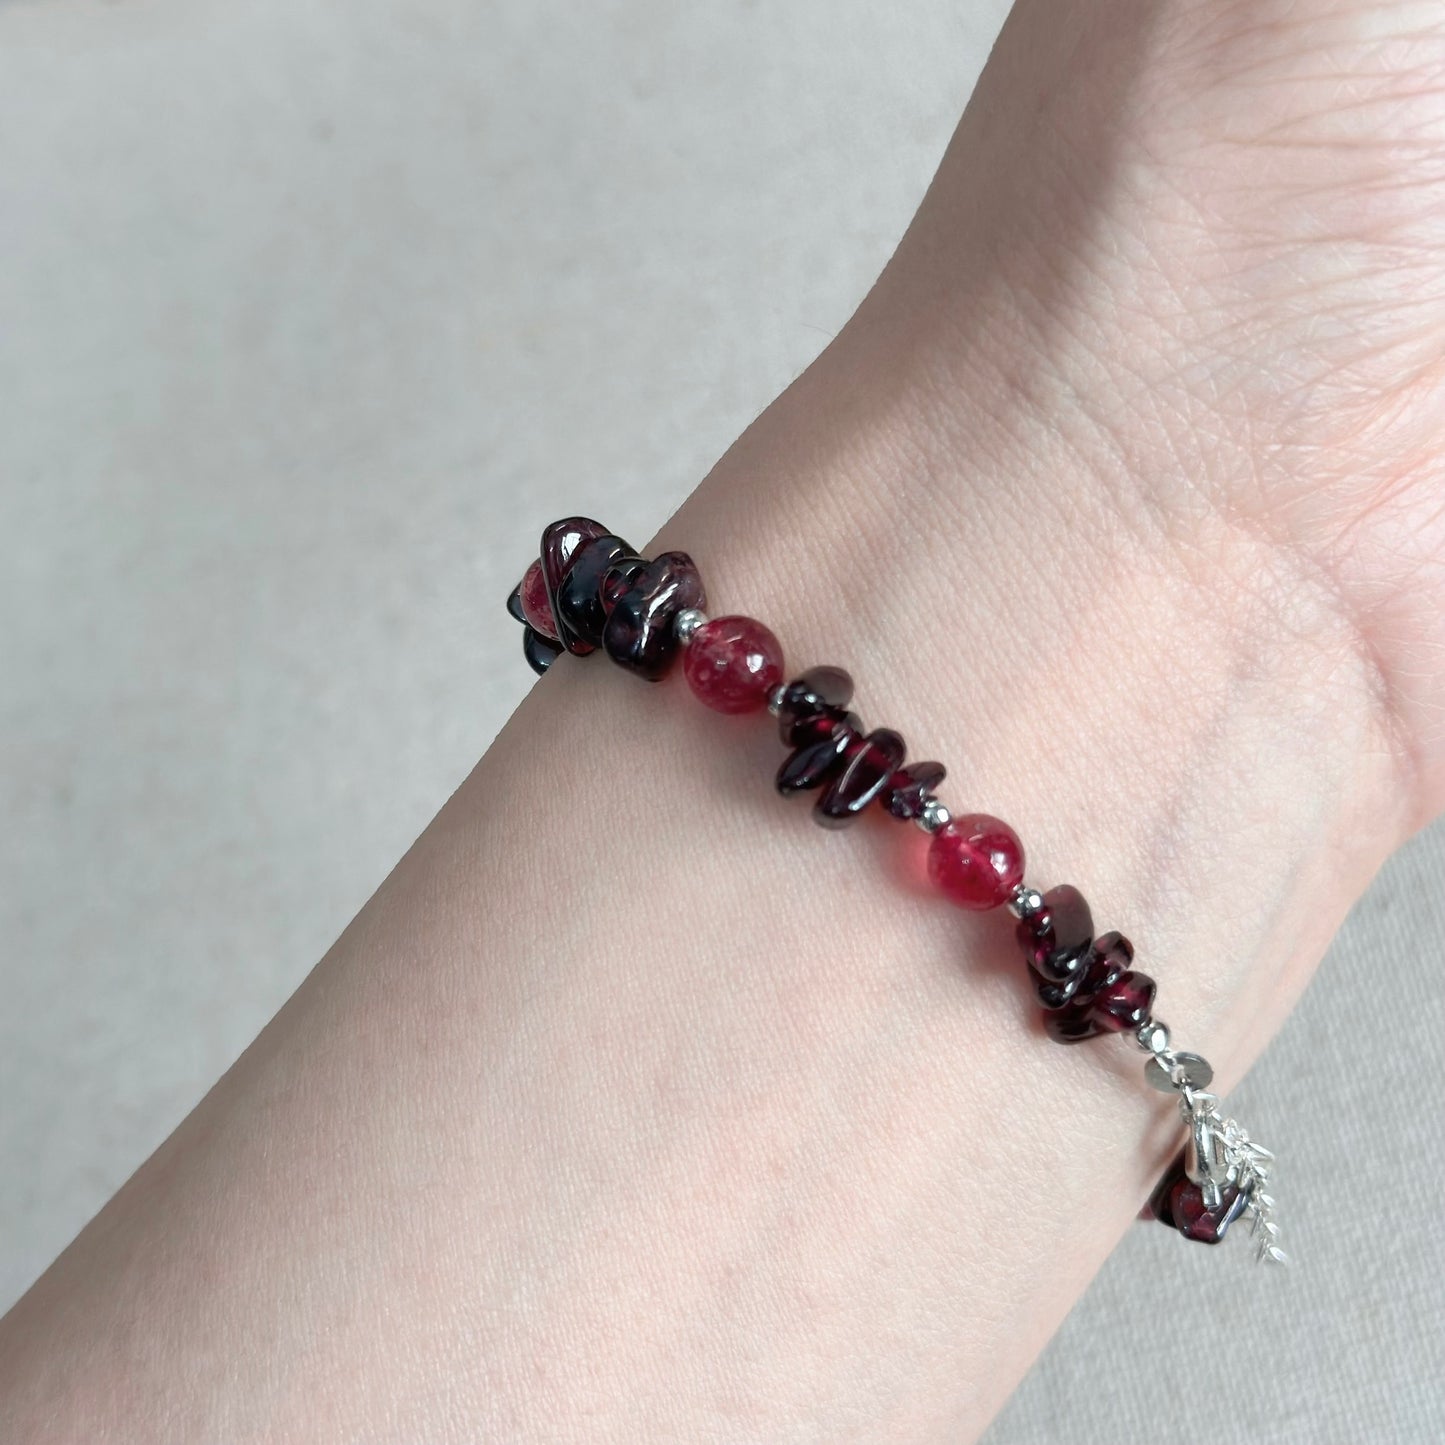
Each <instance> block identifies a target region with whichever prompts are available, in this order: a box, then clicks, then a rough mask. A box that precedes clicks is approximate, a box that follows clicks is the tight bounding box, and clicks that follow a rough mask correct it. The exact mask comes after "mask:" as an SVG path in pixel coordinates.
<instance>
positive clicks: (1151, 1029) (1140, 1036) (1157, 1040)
mask: <svg viewBox="0 0 1445 1445" xmlns="http://www.w3.org/2000/svg"><path fill="white" fill-rule="evenodd" d="M1134 1037H1135V1038H1136V1039H1137V1040H1138V1043H1139V1047H1140V1048H1141V1049H1143V1050H1144V1052H1145V1053H1146V1054H1154V1055H1158V1054H1167V1053H1168V1052H1169V1028H1168V1026H1167V1025H1166V1024H1162V1023H1160V1022H1159V1020H1158V1019H1145V1020H1144V1022H1143V1023H1142V1024H1140V1025H1139V1031H1138V1033H1136V1034H1135V1035H1134Z"/></svg>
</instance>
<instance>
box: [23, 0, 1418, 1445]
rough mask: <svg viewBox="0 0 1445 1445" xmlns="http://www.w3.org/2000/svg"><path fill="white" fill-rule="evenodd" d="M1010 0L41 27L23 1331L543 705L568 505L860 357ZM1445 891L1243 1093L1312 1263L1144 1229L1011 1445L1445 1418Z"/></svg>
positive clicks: (30, 494) (1330, 1428)
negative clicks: (816, 369)
mask: <svg viewBox="0 0 1445 1445" xmlns="http://www.w3.org/2000/svg"><path fill="white" fill-rule="evenodd" d="M1002 12H1003V7H1002V5H1001V4H1000V3H999V0H989V3H988V4H986V5H983V6H978V7H963V6H958V5H951V4H946V3H943V0H920V3H915V4H913V5H911V6H909V7H907V12H906V23H903V18H904V17H903V12H900V11H898V10H895V9H890V8H889V7H880V6H878V5H877V4H876V3H865V0H790V3H789V4H788V5H786V6H784V5H773V6H736V7H734V6H718V5H708V6H686V7H683V6H664V5H659V4H649V3H646V0H614V3H609V4H598V5H586V6H581V5H577V4H575V3H569V4H563V3H560V0H558V3H543V4H539V3H538V0H506V3H498V0H494V3H492V4H489V5H485V6H479V5H474V4H470V3H466V0H429V3H426V4H420V5H410V4H391V5H388V4H382V3H380V0H305V3H302V0H252V3H249V4H247V5H226V4H222V3H219V0H150V3H137V4H130V5H125V6H114V5H110V4H96V3H79V4H67V5H63V6H62V5H44V6H31V5H18V6H17V5H9V6H0V246H3V254H0V478H3V486H0V615H3V617H4V619H5V626H4V638H3V643H0V650H3V661H4V679H5V680H4V687H3V690H0V748H3V753H0V807H3V816H4V818H5V828H4V830H3V833H0V940H3V945H0V946H3V952H0V1303H3V1302H8V1301H9V1300H10V1299H12V1298H13V1297H14V1296H16V1295H17V1294H18V1293H19V1292H20V1291H21V1290H22V1289H23V1288H24V1286H25V1285H26V1284H27V1283H28V1282H29V1281H30V1280H31V1279H32V1278H33V1277H34V1276H35V1274H36V1273H37V1272H38V1271H39V1270H40V1269H41V1268H42V1267H43V1266H44V1264H45V1263H46V1262H47V1261H48V1260H49V1259H50V1258H51V1256H52V1255H53V1254H54V1253H55V1252H56V1251H57V1250H59V1249H60V1248H61V1247H62V1246H63V1245H64V1244H65V1243H66V1241H67V1240H68V1239H69V1238H70V1237H71V1236H72V1234H73V1233H74V1232H75V1231H76V1230H77V1229H78V1228H79V1227H80V1226H81V1225H82V1224H83V1223H84V1221H85V1220H86V1219H87V1218H88V1217H89V1216H90V1214H91V1213H92V1212H93V1211H94V1210H95V1209H96V1208H97V1207H98V1206H99V1205H100V1204H101V1203H102V1202H103V1201H104V1199H105V1198H106V1197H107V1196H108V1195H109V1194H110V1193H111V1191H112V1190H113V1189H115V1187H116V1186H117V1185H118V1184H120V1182H121V1181H122V1180H123V1179H124V1178H125V1176H126V1175H127V1174H128V1173H129V1172H130V1171H131V1170H132V1169H133V1168H134V1167H135V1166H136V1165H137V1164H138V1163H139V1162H140V1161H141V1160H142V1159H143V1158H144V1157H145V1155H146V1154H147V1152H148V1151H149V1150H150V1149H151V1148H152V1147H154V1145H156V1144H157V1143H158V1142H159V1141H160V1139H161V1138H162V1137H163V1136H164V1135H165V1134H166V1132H167V1131H168V1130H169V1129H170V1128H171V1127H172V1126H173V1125H174V1124H175V1123H176V1122H177V1120H178V1119H179V1118H180V1117H181V1116H182V1115H183V1114H184V1112H185V1111H186V1110H187V1109H188V1108H189V1107H190V1105H191V1104H193V1103H194V1102H195V1100H196V1099H197V1098H198V1097H199V1096H200V1095H201V1093H202V1092H203V1091H204V1090H205V1088H206V1087H207V1085H208V1084H209V1083H210V1082H211V1081H212V1080H213V1079H214V1078H215V1077H216V1076H217V1074H218V1073H219V1072H220V1071H221V1070H222V1069H223V1068H224V1067H225V1066H226V1065H227V1064H228V1063H229V1062H230V1060H231V1059H232V1058H233V1057H234V1056H235V1054H236V1053H237V1052H238V1051H239V1050H240V1049H241V1047H242V1046H243V1045H244V1044H245V1043H246V1041H247V1040H248V1039H250V1038H251V1036H252V1035H253V1034H254V1033H255V1031H256V1030H257V1029H258V1028H259V1027H260V1025H261V1024H262V1023H263V1022H264V1021H265V1020H266V1018H267V1017H268V1016H269V1015H270V1014H271V1013H272V1012H273V1011H274V1010H275V1009H276V1008H277V1007H278V1006H279V1005H280V1004H281V1002H282V1001H283V1000H284V999H285V997H286V996H287V994H288V993H289V992H290V990H291V989H292V988H293V987H294V986H295V985H296V983H297V982H298V981H299V980H300V978H301V977H302V975H303V974H304V972H305V971H306V969H307V968H308V967H309V966H310V964H311V963H312V962H313V961H314V960H315V959H316V958H317V957H318V956H319V955H320V954H321V953H322V951H323V950H324V949H325V948H326V946H327V945H328V944H329V943H330V942H331V940H332V939H333V938H334V936H335V935H336V933H337V932H338V930H339V929H340V928H341V927H342V925H343V924H344V923H345V922H346V921H347V919H348V918H350V916H351V915H352V914H353V913H354V911H355V910H356V909H357V908H358V907H359V906H360V904H361V903H362V902H363V901H364V900H365V898H366V896H367V894H368V893H369V892H370V890H371V889H372V887H373V886H374V885H375V884H376V882H377V881H378V880H379V879H380V878H381V877H382V876H383V874H384V873H385V871H386V870H387V868H388V867H389V866H390V865H391V863H392V862H393V861H394V860H395V859H396V857H397V856H398V855H399V854H400V852H401V851H402V850H403V849H404V848H405V847H406V845H407V844H408V843H409V842H410V840H411V839H412V837H413V836H414V835H415V834H416V832H417V831H418V830H419V829H420V828H421V827H422V826H423V825H424V824H425V822H426V820H427V819H428V818H429V817H430V816H431V814H432V813H433V811H434V810H435V809H436V807H437V806H438V805H439V804H440V803H441V801H442V800H443V799H444V798H445V796H446V795H447V793H448V792H449V790H450V789H451V788H452V787H453V786H454V785H455V784H456V783H457V782H458V781H459V780H460V778H461V777H462V776H463V774H464V772H465V771H466V770H467V768H468V767H469V766H470V764H471V762H472V761H473V759H474V758H475V757H476V755H477V754H478V753H480V752H481V751H482V750H483V749H484V748H485V747H486V745H487V743H488V741H489V740H490V738H491V737H492V735H493V734H494V733H495V731H496V730H497V729H498V728H499V727H500V726H501V724H502V722H503V720H504V719H505V718H506V716H507V714H508V713H509V712H510V711H511V709H512V707H513V706H514V705H515V704H516V702H517V700H518V699H519V698H520V697H521V695H522V693H523V691H524V689H525V688H526V686H527V685H528V682H529V676H530V675H529V674H527V673H526V672H525V670H524V669H523V667H522V665H521V660H520V658H519V656H518V655H517V651H516V649H517V637H516V634H515V631H514V630H513V629H511V628H510V627H509V626H507V625H505V623H504V621H499V618H500V613H499V611H498V608H499V606H500V602H501V600H502V599H501V595H500V594H501V593H502V592H504V591H505V585H503V584H504V583H505V582H509V581H510V580H511V578H512V576H513V574H514V573H515V571H516V569H517V566H518V559H519V558H521V557H523V556H525V555H526V553H527V551H528V549H529V546H530V545H531V544H532V542H533V540H534V537H535V531H536V527H537V525H538V523H539V520H540V519H545V518H547V517H550V516H553V515H557V514H559V513H562V512H565V511H570V510H575V509H577V508H578V507H579V506H582V507H584V509H590V508H591V507H592V505H593V503H594V502H596V503H597V504H598V505H600V504H601V501H602V500H603V499H605V501H606V507H605V510H606V514H607V516H608V517H609V518H615V519H616V523H617V525H618V526H619V527H620V528H621V529H622V530H623V532H624V533H626V534H629V535H637V536H645V535H647V533H648V532H649V531H650V529H651V528H652V527H653V526H654V525H655V524H656V523H658V522H659V521H660V520H661V518H662V517H663V516H664V515H665V514H666V513H667V512H668V511H669V510H670V509H671V507H672V506H673V505H674V504H675V503H676V502H677V501H678V500H679V499H680V498H681V497H682V496H683V495H684V494H685V492H686V491H687V490H688V488H689V487H690V486H691V485H692V484H693V482H694V481H695V479H696V478H697V477H699V476H700V475H701V474H702V473H703V472H704V471H705V470H706V469H707V467H708V465H709V464H710V462H711V461H712V459H713V458H714V457H715V456H716V455H717V454H718V453H719V452H720V451H721V450H722V449H723V448H724V447H725V446H726V445H727V443H728V442H729V440H730V439H731V438H732V437H733V436H734V435H735V434H736V433H737V432H738V431H739V430H740V429H741V427H742V426H743V425H744V424H745V423H746V422H747V421H748V420H749V419H750V417H751V416H752V415H753V414H754V413H755V412H756V411H757V410H758V409H759V408H760V407H761V406H763V405H764V404H765V403H766V402H767V400H768V399H769V398H770V397H771V396H772V395H773V394H774V393H775V392H776V391H777V390H778V389H779V388H780V387H781V386H782V385H784V384H785V383H786V382H787V381H788V380H789V379H790V378H791V377H792V376H793V375H794V374H796V372H797V371H798V370H799V369H800V368H801V367H802V366H804V365H805V364H806V363H807V362H808V360H809V359H810V358H811V357H812V356H813V355H814V354H815V352H816V351H817V350H818V349H819V347H820V346H821V345H822V344H823V343H824V342H825V341H826V339H827V338H828V337H829V336H830V335H831V334H832V333H833V332H834V331H835V330H836V329H837V327H838V326H839V325H840V324H841V322H842V321H843V319H844V318H845V317H846V316H847V314H848V312H849V311H850V310H851V308H852V307H853V305H854V304H855V303H856V301H857V300H858V298H859V297H860V295H861V294H862V293H863V291H864V289H865V288H866V286H867V285H868V284H869V282H870V281H871V280H872V278H873V276H874V275H875V274H876V273H877V271H878V269H879V267H880V266H881V265H882V263H883V262H884V260H885V259H886V257H887V255H888V252H889V250H890V248H891V246H892V244H893V243H894V241H895V240H896V238H897V236H898V235H899V233H900V231H901V229H902V227H903V226H904V224H905V223H906V221H907V219H908V216H909V214H910V213H911V211H912V209H913V207H914V205H915V204H916V202H917V200H918V198H919V196H920V195H921V193H922V190H923V187H924V186H925V184H926V183H927V180H928V177H929V175H930V172H931V170H932V168H933V166H934V164H935V163H936V161H937V158H938V156H939V154H940V153H941V150H942V148H943V145H944V143H945V142H946V140H947V137H948V134H949V131H950V129H951V127H952V124H953V121H954V119H955V117H956V115H957V113H958V111H959V109H960V108H961V106H962V104H963V101H964V99H965V97H966V95H967V93H968V90H969V87H970V85H971V84H972V82H973V79H974V78H975V76H976V74H977V71H978V69H979V68H980V66H981V65H982V62H983V59H984V56H985V54H986V51H987V47H988V44H989V43H990V41H991V39H992V36H993V33H994V30H995V29H996V27H997V25H998V23H999V22H1000V20H1001V18H1002ZM1442 876H1445V830H1442V829H1439V828H1437V829H1435V830H1434V831H1433V832H1432V833H1430V834H1429V835H1427V836H1425V837H1422V838H1421V839H1419V840H1418V841H1417V842H1416V844H1415V845H1413V846H1412V847H1411V848H1409V849H1407V850H1406V851H1405V852H1404V853H1402V854H1401V855H1400V856H1399V857H1398V858H1397V859H1396V860H1395V861H1394V863H1393V864H1392V865H1391V866H1390V868H1389V869H1388V870H1387V872H1386V874H1385V875H1384V876H1383V877H1382V878H1381V879H1380V880H1379V882H1378V883H1377V885H1376V886H1375V888H1374V889H1373V890H1372V891H1371V893H1370V894H1369V896H1368V897H1367V898H1366V899H1365V901H1364V902H1363V903H1362V904H1361V905H1360V906H1359V908H1358V909H1357V910H1356V912H1355V914H1354V916H1353V917H1352V919H1351V920H1350V923H1349V925H1348V927H1347V928H1346V930H1345V932H1344V934H1343V935H1342V936H1341V938H1340V940H1339V942H1338V944H1337V945H1336V947H1335V949H1334V951H1333V953H1332V954H1331V956H1330V958H1329V959H1328V961H1327V962H1326V964H1325V967H1324V969H1323V971H1322V974H1321V976H1320V979H1319V981H1318V983H1317V984H1316V985H1315V987H1314V988H1313V990H1312V991H1311V993H1310V994H1309V996H1308V998H1307V1000H1306V1002H1305V1004H1304V1006H1303V1007H1302V1008H1301V1009H1300V1011H1299V1012H1298V1014H1297V1015H1296V1017H1295V1018H1294V1019H1293V1021H1292V1022H1291V1023H1290V1025H1289V1027H1288V1029H1287V1030H1286V1032H1285V1034H1284V1035H1283V1037H1282V1038H1280V1040H1279V1041H1278V1043H1277V1044H1276V1046H1275V1047H1274V1048H1273V1049H1272V1051H1271V1052H1270V1054H1269V1055H1268V1057H1267V1058H1266V1059H1265V1061H1264V1062H1263V1063H1262V1064H1261V1065H1260V1066H1259V1067H1258V1068H1257V1069H1256V1071H1255V1073H1254V1075H1253V1076H1252V1077H1251V1079H1250V1080H1249V1081H1248V1083H1247V1085H1246V1086H1245V1088H1244V1089H1243V1090H1242V1091H1241V1098H1240V1104H1241V1106H1242V1107H1245V1108H1247V1110H1248V1114H1247V1117H1249V1118H1251V1119H1258V1120H1267V1121H1268V1138H1269V1139H1270V1140H1272V1141H1277V1142H1278V1143H1279V1145H1280V1146H1281V1150H1282V1152H1283V1154H1284V1159H1285V1162H1284V1165H1283V1168H1282V1173H1281V1175H1280V1193H1281V1194H1282V1195H1283V1196H1284V1203H1285V1207H1286V1209H1287V1211H1288V1223H1289V1230H1290V1241H1289V1242H1290V1245H1291V1248H1292V1249H1293V1251H1294V1252H1295V1254H1296V1255H1297V1256H1298V1258H1299V1261H1300V1263H1299V1266H1298V1268H1297V1269H1295V1270H1294V1271H1292V1272H1290V1273H1288V1274H1285V1275H1282V1276H1279V1277H1276V1278H1268V1279H1258V1278H1254V1277H1252V1276H1250V1274H1249V1271H1248V1268H1247V1261H1246V1260H1245V1259H1244V1258H1242V1257H1241V1256H1240V1255H1239V1254H1237V1253H1236V1254H1232V1255H1231V1254H1228V1253H1224V1254H1223V1257H1219V1256H1215V1255H1205V1254H1204V1253H1203V1252H1202V1251H1197V1250H1190V1249H1187V1248H1183V1247H1182V1246H1180V1245H1179V1244H1178V1242H1177V1241H1174V1240H1172V1239H1171V1238H1169V1237H1168V1236H1167V1235H1166V1234H1165V1233H1164V1231H1162V1230H1152V1229H1144V1228H1141V1229H1138V1230H1135V1231H1134V1232H1133V1233H1132V1235H1131V1236H1130V1238H1129V1239H1128V1241H1127V1242H1126V1244H1125V1245H1124V1246H1123V1248H1121V1249H1120V1251H1119V1252H1118V1254H1117V1255H1116V1256H1115V1258H1114V1259H1113V1260H1112V1261H1111V1262H1110V1264H1109V1265H1108V1267H1107V1268H1106V1269H1105V1271H1104V1273H1103V1275H1102V1276H1101V1277H1100V1279H1099V1281H1098V1283H1097V1284H1096V1285H1095V1286H1094V1288H1093V1289H1092V1290H1091V1291H1090V1293H1089V1294H1088V1296H1087V1297H1086V1298H1085V1299H1084V1300H1083V1302H1082V1303H1081V1304H1080V1305H1079V1306H1078V1308H1077V1309H1076V1310H1075V1312H1074V1314H1073V1316H1072V1317H1071V1318H1070V1320H1069V1321H1068V1324H1067V1325H1066V1326H1065V1328H1064V1330H1063V1332H1062V1333H1061V1335H1060V1336H1059V1337H1058V1339H1057V1340H1056V1341H1055V1342H1054V1344H1053V1345H1052V1346H1051V1347H1050V1348H1049V1350H1048V1351H1047V1353H1046V1354H1045V1355H1044V1357H1043V1359H1042V1360H1041V1361H1040V1363H1039V1365H1038V1367H1037V1368H1036V1369H1035V1370H1034V1371H1033V1373H1032V1374H1031V1375H1030V1377H1029V1378H1028V1380H1027V1382H1026V1383H1025V1385H1024V1386H1023V1388H1022V1389H1021V1390H1020V1391H1019V1392H1018V1394H1017V1396H1016V1397H1015V1399H1014V1400H1013V1402H1012V1403H1011V1404H1010V1405H1009V1407H1008V1409H1007V1410H1006V1411H1005V1413H1004V1414H1003V1416H1002V1417H1001V1418H1000V1419H999V1421H998V1422H997V1423H996V1424H995V1426H994V1428H993V1430H992V1432H991V1435H990V1437H989V1438H990V1440H991V1442H992V1445H1023V1442H1033V1441H1040V1442H1042V1441H1047V1442H1061V1445H1084V1442H1089V1441H1100V1442H1109V1445H1121V1442H1131V1441H1139V1442H1166V1441H1187V1442H1194V1441H1202V1440H1205V1439H1210V1440H1213V1441H1216V1442H1220V1445H1230V1442H1260V1441H1280V1442H1284V1441H1301V1442H1305V1441H1309V1442H1318V1441H1329V1442H1332V1445H1340V1442H1355V1441H1369V1442H1380V1441H1398V1442H1408V1441H1422V1442H1423V1441H1434V1440H1437V1439H1439V1438H1440V1437H1441V1435H1442V1433H1445V1394H1442V1387H1441V1383H1440V1366H1441V1365H1442V1363H1445V1338H1442V1324H1441V1321H1442V1316H1445V1285H1442V1280H1445V1271H1442V1267H1441V1266H1442V1257H1441V1244H1440V1239H1441V1224H1440V1217H1439V1216H1440V1206H1441V1201H1442V1193H1445V1191H1442V1174H1441V1163H1440V1148H1439V1145H1440V1143H1441V1139H1440V1132H1441V1131H1440V1124H1439V1118H1440V1114H1439V1110H1440V1100H1441V1098H1442V1087H1441V1086H1442V1072H1445V1069H1442V1059H1445V1043H1442V1041H1445V1029H1442V1015H1445V997H1442V973H1445V970H1442V966H1441V965H1442V952H1445V950H1442V945H1441V939H1442V936H1445V911H1442V903H1441V888H1440V885H1441V881H1442ZM1221 942H1222V945H1224V946H1227V939H1226V938H1222V940H1221ZM1261 1128H1263V1126H1261ZM1347 1160H1348V1161H1350V1162H1349V1164H1348V1167H1346V1163H1345V1161H1347Z"/></svg>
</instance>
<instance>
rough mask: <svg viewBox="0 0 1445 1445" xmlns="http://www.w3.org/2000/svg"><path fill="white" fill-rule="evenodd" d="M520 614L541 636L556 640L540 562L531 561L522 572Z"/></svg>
mask: <svg viewBox="0 0 1445 1445" xmlns="http://www.w3.org/2000/svg"><path fill="white" fill-rule="evenodd" d="M522 616H523V617H525V618H526V619H527V622H528V624H529V625H530V626H531V627H532V629H533V630H534V631H536V632H540V633H541V634H542V636H543V637H550V638H551V639H552V640H553V641H554V642H555V641H556V640H557V624H556V622H555V621H554V620H553V617H552V604H551V603H550V602H549V601H548V600H547V580H546V578H545V577H543V575H542V564H541V563H540V562H533V563H532V565H531V566H530V567H528V568H527V570H526V572H524V573H523V574H522Z"/></svg>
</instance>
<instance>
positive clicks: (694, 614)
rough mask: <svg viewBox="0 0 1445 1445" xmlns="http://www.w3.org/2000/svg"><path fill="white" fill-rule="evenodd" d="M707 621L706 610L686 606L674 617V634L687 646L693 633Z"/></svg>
mask: <svg viewBox="0 0 1445 1445" xmlns="http://www.w3.org/2000/svg"><path fill="white" fill-rule="evenodd" d="M706 621H707V613H706V612H703V611H700V610H699V609H698V608H696V607H684V608H683V609H682V611H681V612H679V613H678V614H677V616H676V617H674V618H673V619H672V631H673V634H674V635H675V636H676V638H677V640H678V641H679V642H680V643H682V644H683V646H684V647H685V646H686V645H687V644H688V643H689V642H690V641H691V640H692V634H693V633H694V632H696V631H697V630H698V628H699V627H701V626H702V625H703V623H704V622H706Z"/></svg>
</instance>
